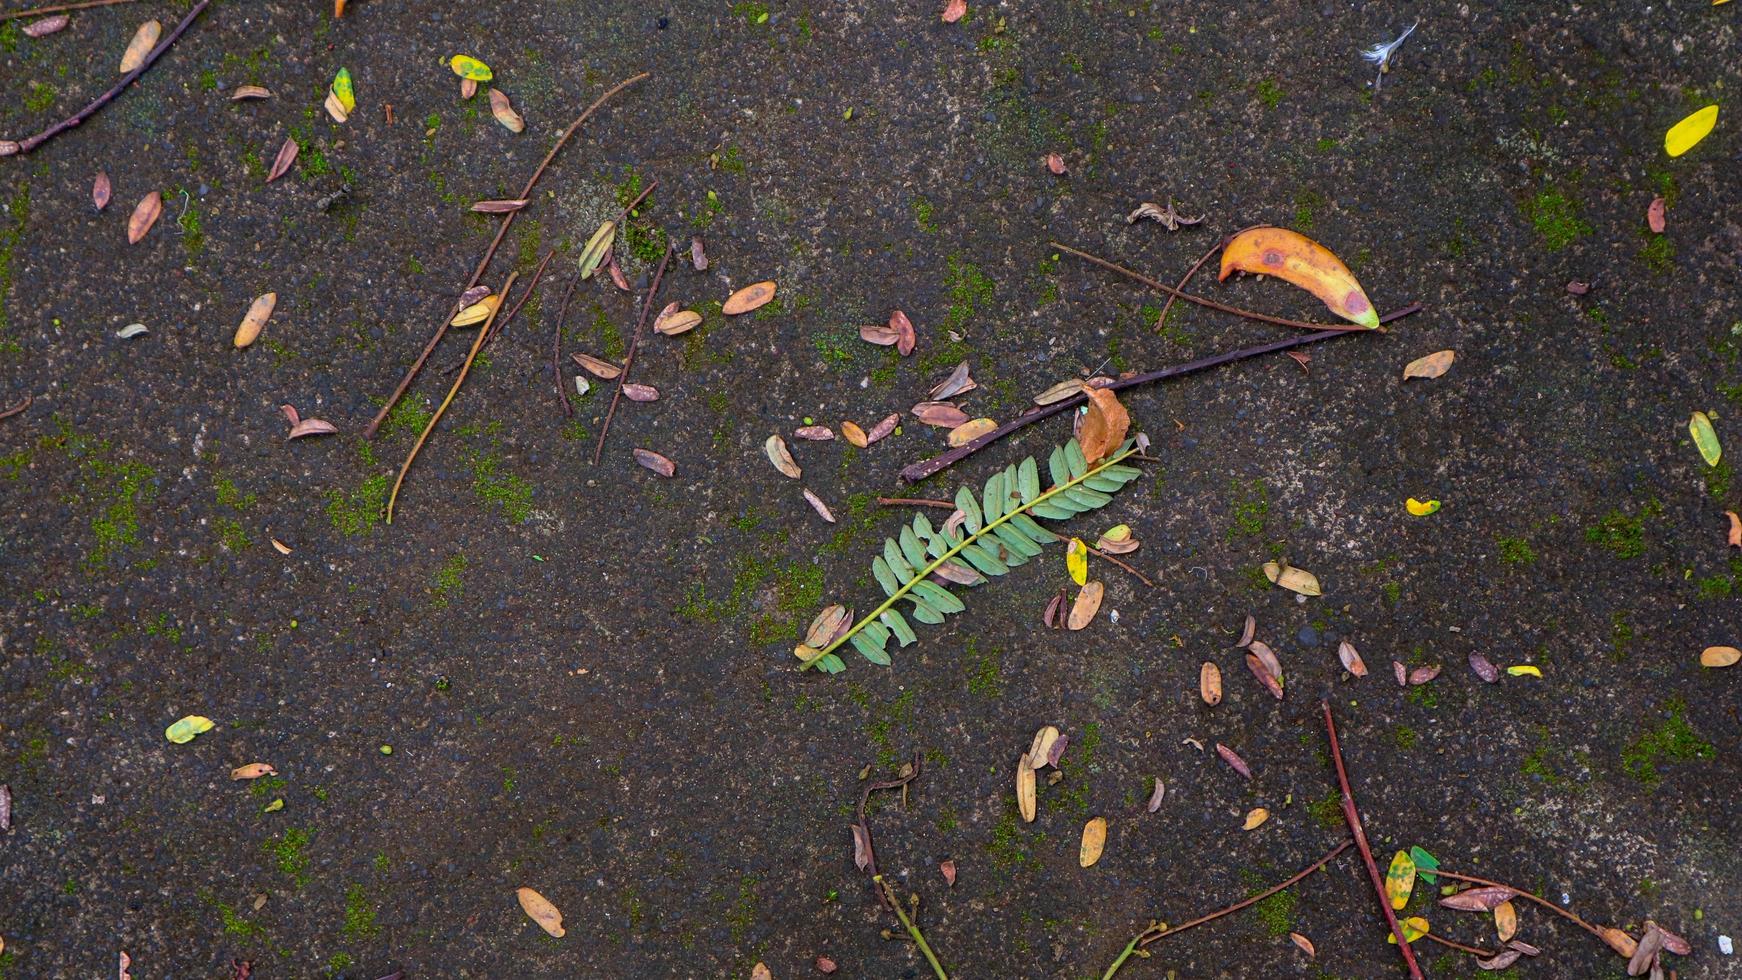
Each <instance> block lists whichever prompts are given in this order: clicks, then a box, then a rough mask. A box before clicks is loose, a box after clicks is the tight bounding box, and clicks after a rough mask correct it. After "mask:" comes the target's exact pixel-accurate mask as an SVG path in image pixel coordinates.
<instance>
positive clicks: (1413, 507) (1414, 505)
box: [1403, 497, 1440, 517]
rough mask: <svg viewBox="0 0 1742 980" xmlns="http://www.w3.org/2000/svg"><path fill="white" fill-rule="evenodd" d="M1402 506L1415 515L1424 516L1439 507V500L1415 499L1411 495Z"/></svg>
mask: <svg viewBox="0 0 1742 980" xmlns="http://www.w3.org/2000/svg"><path fill="white" fill-rule="evenodd" d="M1403 506H1404V508H1405V509H1406V510H1408V511H1409V512H1410V513H1411V514H1414V515H1415V516H1417V517H1426V516H1427V515H1429V514H1432V513H1434V512H1435V511H1437V510H1439V509H1440V502H1439V501H1437V500H1417V499H1415V498H1414V497H1411V498H1409V499H1408V500H1405V501H1404V502H1403Z"/></svg>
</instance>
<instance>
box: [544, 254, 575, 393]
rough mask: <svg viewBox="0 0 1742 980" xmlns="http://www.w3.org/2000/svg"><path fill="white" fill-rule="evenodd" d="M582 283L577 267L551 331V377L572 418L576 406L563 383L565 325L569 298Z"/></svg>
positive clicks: (564, 293) (564, 291) (565, 291)
mask: <svg viewBox="0 0 1742 980" xmlns="http://www.w3.org/2000/svg"><path fill="white" fill-rule="evenodd" d="M580 284H581V270H580V269H578V268H577V269H576V270H575V274H574V276H573V277H571V278H570V279H569V288H567V289H565V290H563V304H562V306H561V307H559V308H558V309H557V312H556V329H555V330H553V331H551V336H550V377H551V380H552V381H554V382H555V383H556V393H557V397H559V398H561V399H562V401H563V415H564V416H565V417H567V418H571V419H572V418H574V417H575V406H574V403H573V402H571V401H569V388H568V385H565V384H563V357H562V346H563V327H564V326H565V325H566V324H567V323H568V320H569V300H571V299H573V298H574V296H575V287H576V286H579V285H580Z"/></svg>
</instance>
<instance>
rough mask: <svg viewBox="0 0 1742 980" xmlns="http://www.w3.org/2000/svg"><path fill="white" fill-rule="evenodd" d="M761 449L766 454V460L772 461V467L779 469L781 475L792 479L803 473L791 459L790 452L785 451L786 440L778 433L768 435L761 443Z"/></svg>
mask: <svg viewBox="0 0 1742 980" xmlns="http://www.w3.org/2000/svg"><path fill="white" fill-rule="evenodd" d="M762 451H763V452H765V453H767V454H768V461H769V462H770V463H773V464H774V468H775V469H777V470H779V471H780V472H781V474H782V475H784V476H788V477H791V478H792V479H794V480H796V479H798V478H799V477H801V476H803V475H804V471H803V470H801V469H799V468H798V464H797V463H796V462H794V461H793V458H792V453H790V452H788V451H787V449H786V440H785V439H782V438H781V437H780V436H779V435H772V436H769V437H768V441H767V442H764V443H763V444H762Z"/></svg>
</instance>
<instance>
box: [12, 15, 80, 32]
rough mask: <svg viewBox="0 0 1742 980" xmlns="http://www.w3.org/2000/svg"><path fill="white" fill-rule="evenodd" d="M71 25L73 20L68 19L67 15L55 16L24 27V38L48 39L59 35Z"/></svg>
mask: <svg viewBox="0 0 1742 980" xmlns="http://www.w3.org/2000/svg"><path fill="white" fill-rule="evenodd" d="M70 23H72V18H70V17H68V16H67V15H66V14H55V15H54V16H52V17H44V18H43V19H41V20H33V21H31V22H30V23H28V24H26V25H24V36H25V37H47V36H49V35H50V34H57V33H59V32H61V31H64V30H66V29H67V25H68V24H70Z"/></svg>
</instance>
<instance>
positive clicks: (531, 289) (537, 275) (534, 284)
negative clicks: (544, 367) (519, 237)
mask: <svg viewBox="0 0 1742 980" xmlns="http://www.w3.org/2000/svg"><path fill="white" fill-rule="evenodd" d="M555 255H556V249H554V248H553V249H551V250H550V251H548V252H546V253H544V261H542V262H540V263H539V264H538V268H537V269H536V270H534V271H533V273H532V281H531V282H529V283H527V285H526V292H524V293H521V294H520V302H518V303H515V304H514V308H513V309H511V310H509V311H508V315H507V316H504V317H503V318H502V319H500V320H498V321H496V328H495V329H494V330H491V331H490V337H489V339H488V340H485V341H484V343H486V344H488V343H490V342H491V341H493V340H495V339H496V335H497V334H499V333H501V332H502V331H504V330H507V329H508V324H509V323H511V322H512V321H513V320H514V314H516V313H519V312H520V308H521V307H522V306H525V305H526V301H527V300H529V299H531V298H532V294H533V293H535V292H537V291H538V284H539V281H540V280H542V279H543V278H544V267H545V266H547V265H550V260H551V259H552V258H553V257H555Z"/></svg>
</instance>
